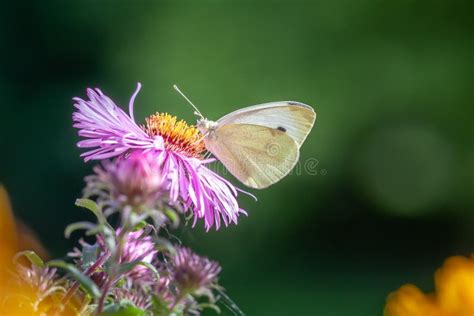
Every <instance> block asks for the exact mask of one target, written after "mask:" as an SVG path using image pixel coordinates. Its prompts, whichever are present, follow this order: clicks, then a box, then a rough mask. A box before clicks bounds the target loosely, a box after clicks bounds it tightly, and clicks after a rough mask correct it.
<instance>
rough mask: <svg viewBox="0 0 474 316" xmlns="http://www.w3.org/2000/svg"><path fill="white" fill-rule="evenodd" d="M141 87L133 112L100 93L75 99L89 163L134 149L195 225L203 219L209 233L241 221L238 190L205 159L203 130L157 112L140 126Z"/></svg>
mask: <svg viewBox="0 0 474 316" xmlns="http://www.w3.org/2000/svg"><path fill="white" fill-rule="evenodd" d="M140 87H141V85H140V84H138V86H137V90H136V91H135V93H134V94H133V95H132V98H131V99H130V102H129V114H127V113H125V112H124V111H123V110H122V109H121V108H119V107H118V106H117V105H116V104H115V103H114V102H113V101H112V100H111V99H110V98H108V97H107V96H105V95H104V94H103V93H102V92H101V91H100V90H99V89H88V90H87V96H88V98H89V99H88V100H83V99H80V98H74V101H75V104H74V106H75V107H76V111H75V112H74V113H73V121H74V127H76V128H77V129H79V136H81V137H83V138H85V139H84V140H82V141H80V142H78V144H77V145H78V147H80V148H87V149H88V151H86V152H85V153H83V154H82V155H81V156H82V157H84V159H85V161H88V160H101V159H106V158H111V157H116V156H120V155H122V154H125V153H127V152H130V151H133V150H140V151H143V152H151V153H152V154H153V155H154V156H155V157H156V160H157V161H158V163H159V164H160V166H161V175H162V177H163V179H164V180H165V182H166V183H165V185H166V190H167V191H168V192H169V197H170V201H171V202H172V203H182V204H183V205H184V206H185V207H186V208H191V209H192V211H193V215H194V223H193V225H195V224H196V221H197V219H204V226H205V228H206V230H209V229H210V228H211V227H212V226H213V225H216V229H218V228H219V227H220V225H221V221H222V222H223V223H224V224H225V225H226V226H227V225H228V224H229V223H231V222H233V223H237V220H238V217H239V215H240V214H241V213H243V214H246V213H245V211H243V210H242V209H240V207H239V205H238V203H237V200H236V197H237V195H238V190H239V189H237V188H236V187H234V186H233V185H232V184H231V183H230V182H229V181H227V180H226V179H224V178H222V177H221V176H219V175H218V174H216V173H214V172H213V171H211V170H210V169H208V168H207V167H206V165H207V164H209V163H210V162H212V161H214V160H213V159H204V152H205V146H204V142H203V140H202V135H201V134H200V132H199V130H198V129H196V128H195V127H193V126H189V125H188V124H187V123H186V122H184V121H178V120H177V119H176V117H173V116H170V115H168V114H160V113H157V114H154V115H151V116H150V117H148V118H147V119H146V126H140V125H138V124H137V123H135V120H134V116H133V103H134V100H135V97H136V95H137V94H138V92H139V90H140Z"/></svg>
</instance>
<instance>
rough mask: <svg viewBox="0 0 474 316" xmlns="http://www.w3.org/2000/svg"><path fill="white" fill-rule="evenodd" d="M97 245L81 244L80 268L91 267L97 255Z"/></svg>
mask: <svg viewBox="0 0 474 316" xmlns="http://www.w3.org/2000/svg"><path fill="white" fill-rule="evenodd" d="M99 250H100V247H99V245H97V244H95V245H92V246H91V245H88V244H84V245H83V246H82V260H81V261H82V269H87V268H89V267H91V266H92V265H93V264H94V263H95V262H96V261H97V258H98V257H99Z"/></svg>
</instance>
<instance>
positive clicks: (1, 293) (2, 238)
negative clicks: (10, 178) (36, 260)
mask: <svg viewBox="0 0 474 316" xmlns="http://www.w3.org/2000/svg"><path fill="white" fill-rule="evenodd" d="M26 249H31V250H34V251H35V252H36V253H38V254H40V255H41V256H42V257H43V258H44V257H45V256H46V251H45V250H44V248H43V247H42V246H41V244H40V242H39V241H38V240H37V238H36V237H35V235H34V234H33V233H32V231H31V230H29V229H28V228H27V227H26V226H25V225H21V224H19V225H17V224H16V223H15V218H14V216H13V212H12V209H11V205H10V201H9V199H8V194H7V192H6V190H5V189H4V188H3V186H1V185H0V315H2V316H3V315H5V316H27V315H28V316H56V315H58V316H59V315H60V316H66V315H67V316H69V315H71V316H73V315H79V314H80V312H79V310H80V308H81V306H80V305H81V304H80V303H79V302H80V300H78V299H77V297H74V299H73V300H70V301H69V303H68V304H67V306H64V305H63V304H61V299H62V297H63V296H64V292H65V289H64V285H65V284H64V283H60V282H59V281H58V280H56V277H55V273H54V272H55V271H54V269H49V268H46V267H45V268H40V267H36V266H29V265H23V264H20V263H17V264H13V260H12V259H13V257H14V255H15V254H16V253H17V252H19V251H21V250H26ZM83 315H85V313H83Z"/></svg>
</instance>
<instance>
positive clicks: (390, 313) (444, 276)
mask: <svg viewBox="0 0 474 316" xmlns="http://www.w3.org/2000/svg"><path fill="white" fill-rule="evenodd" d="M435 288H436V291H435V292H434V293H431V294H424V293H423V292H422V291H421V290H419V289H418V288H417V287H416V286H414V285H411V284H407V285H404V286H402V287H401V288H400V289H398V290H397V291H395V292H393V293H391V294H390V295H389V296H388V299H387V304H386V305H385V312H384V315H385V316H419V315H430V316H471V315H474V256H471V257H470V258H466V257H461V256H456V257H451V258H448V259H447V260H446V261H445V263H444V265H443V266H442V267H441V268H440V269H438V271H436V274H435Z"/></svg>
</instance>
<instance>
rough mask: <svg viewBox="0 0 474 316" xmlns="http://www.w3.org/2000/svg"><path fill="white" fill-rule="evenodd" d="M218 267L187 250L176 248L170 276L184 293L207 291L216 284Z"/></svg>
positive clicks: (219, 270)
mask: <svg viewBox="0 0 474 316" xmlns="http://www.w3.org/2000/svg"><path fill="white" fill-rule="evenodd" d="M220 272H221V267H220V265H219V264H218V263H217V262H215V261H211V260H209V259H208V258H205V257H201V256H199V255H197V254H195V253H194V252H193V251H192V250H191V249H189V248H184V247H182V248H178V249H176V254H175V255H174V257H173V263H172V276H173V279H174V280H175V282H176V284H177V285H178V288H179V289H180V290H181V291H184V292H190V293H192V292H195V291H202V290H206V289H209V288H210V287H211V286H212V285H213V284H214V283H216V282H217V277H218V275H219V273H220Z"/></svg>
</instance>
